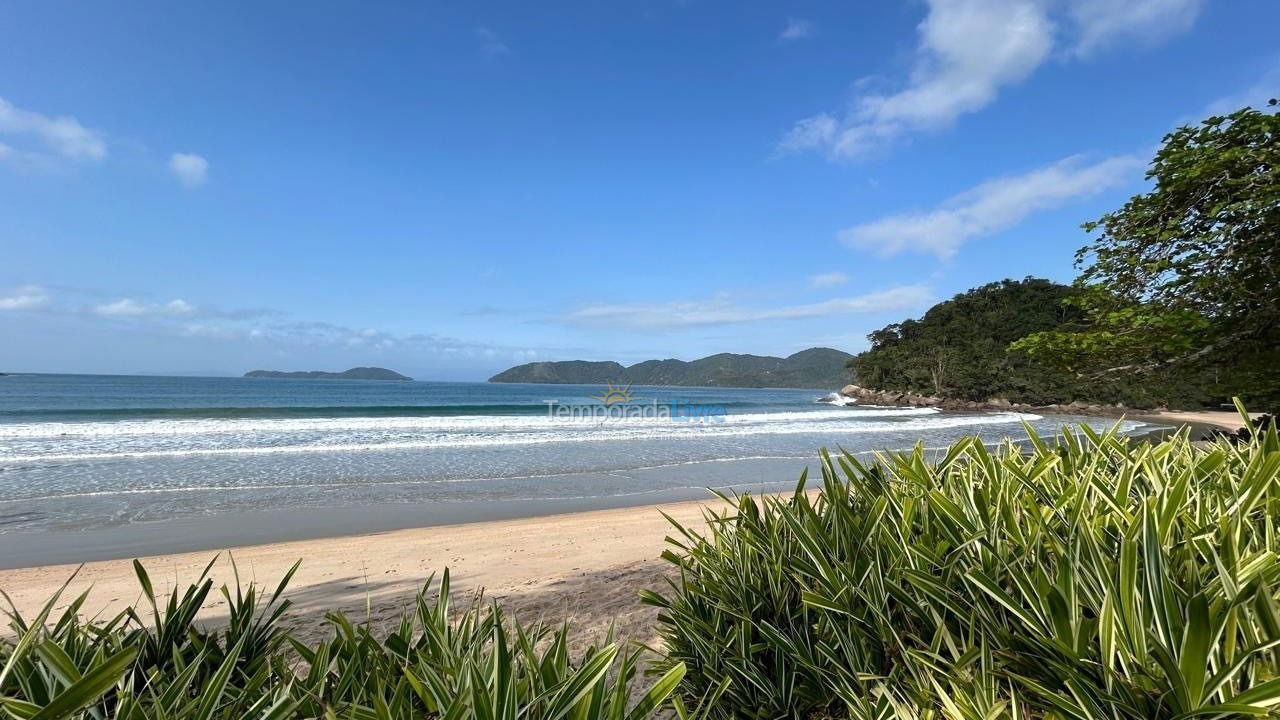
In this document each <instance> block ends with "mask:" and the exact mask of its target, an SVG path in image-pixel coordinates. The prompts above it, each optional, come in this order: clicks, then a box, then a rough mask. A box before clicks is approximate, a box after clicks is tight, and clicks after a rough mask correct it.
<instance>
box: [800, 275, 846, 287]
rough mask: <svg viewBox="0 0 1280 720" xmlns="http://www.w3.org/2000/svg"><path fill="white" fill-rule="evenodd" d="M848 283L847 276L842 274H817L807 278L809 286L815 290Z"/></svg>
mask: <svg viewBox="0 0 1280 720" xmlns="http://www.w3.org/2000/svg"><path fill="white" fill-rule="evenodd" d="M847 282H849V276H848V275H845V274H844V273H842V272H828V273H818V274H817V275H812V276H810V277H809V284H810V285H812V286H813V287H817V288H825V287H835V286H836V285H844V284H845V283H847Z"/></svg>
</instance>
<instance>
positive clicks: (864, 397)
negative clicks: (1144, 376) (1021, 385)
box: [840, 385, 1127, 415]
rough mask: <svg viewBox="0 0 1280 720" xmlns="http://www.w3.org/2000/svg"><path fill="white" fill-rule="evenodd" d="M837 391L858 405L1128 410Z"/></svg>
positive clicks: (865, 390)
mask: <svg viewBox="0 0 1280 720" xmlns="http://www.w3.org/2000/svg"><path fill="white" fill-rule="evenodd" d="M840 394H841V395H843V396H845V397H848V398H853V399H854V400H856V401H857V402H858V404H859V405H887V406H890V407H932V408H938V409H939V410H1012V411H1028V412H1051V413H1063V414H1068V415H1123V414H1124V413H1125V412H1126V410H1127V408H1125V407H1124V406H1122V405H1095V404H1090V403H1084V402H1079V401H1076V402H1071V403H1068V404H1065V405H1027V404H1025V403H1014V402H1009V401H1008V400H1007V399H1005V398H990V399H988V400H984V401H981V402H979V401H976V400H958V399H955V398H941V397H935V396H933V395H920V394H918V393H911V392H894V391H892V390H872V389H870V388H864V387H860V386H858V385H845V386H844V387H842V388H840Z"/></svg>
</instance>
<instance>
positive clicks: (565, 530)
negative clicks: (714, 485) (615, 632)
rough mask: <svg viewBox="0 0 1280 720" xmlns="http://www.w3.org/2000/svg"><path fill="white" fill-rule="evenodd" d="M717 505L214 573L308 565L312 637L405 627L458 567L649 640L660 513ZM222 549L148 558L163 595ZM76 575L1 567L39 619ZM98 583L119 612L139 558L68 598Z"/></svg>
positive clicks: (692, 514)
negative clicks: (325, 620)
mask: <svg viewBox="0 0 1280 720" xmlns="http://www.w3.org/2000/svg"><path fill="white" fill-rule="evenodd" d="M706 507H723V505H722V503H720V502H719V501H712V502H709V503H708V502H683V503H673V504H669V505H663V506H653V505H649V506H643V507H633V508H625V509H615V510H601V511H594V512H581V513H573V514H567V515H553V516H544V517H537V518H527V519H519V520H505V521H496V522H478V523H470V524H465V525H453V526H438V527H429V528H419V529H412V530H400V531H395V532H386V533H376V534H369V535H359V536H351V537H337V538H328V539H324V540H306V541H297V542H285V543H274V544H267V545H257V546H249V547H241V548H235V549H232V550H230V551H223V552H222V555H221V557H219V559H218V562H217V563H216V565H215V567H214V570H213V572H212V577H213V578H214V582H215V585H219V584H222V583H232V582H233V575H232V567H231V562H230V557H231V556H234V558H235V562H236V563H237V565H238V566H239V570H240V575H241V578H242V579H244V580H255V581H257V582H258V583H260V584H262V585H267V586H270V587H272V588H273V587H274V586H275V584H276V583H277V582H278V581H279V579H280V578H281V577H282V576H283V574H284V573H285V572H287V571H288V569H289V567H290V566H291V565H293V563H294V562H296V561H297V560H299V559H302V565H301V567H300V568H299V570H298V572H297V574H296V575H295V576H294V579H293V582H292V583H291V584H290V589H289V591H288V594H287V596H288V597H289V598H290V599H291V600H292V601H293V602H294V607H293V608H292V609H291V611H290V613H289V615H288V620H287V623H288V624H289V625H290V626H291V627H293V628H294V629H295V630H296V631H297V633H298V635H299V636H301V637H309V636H314V635H315V634H318V633H323V632H325V628H324V626H323V625H321V624H320V623H319V622H317V620H318V619H319V618H320V617H322V616H323V614H324V613H325V612H327V611H330V610H335V609H341V610H345V611H347V612H348V614H349V615H350V616H351V617H352V618H353V619H357V618H358V619H366V618H367V619H368V620H369V621H371V622H372V623H374V624H375V625H377V624H379V623H382V622H384V621H394V620H396V619H398V617H399V614H400V611H401V609H402V607H403V606H404V604H405V603H407V602H409V601H411V600H412V599H413V596H414V595H415V593H417V592H418V590H419V589H420V588H421V587H422V585H423V583H425V582H427V581H428V579H429V578H430V577H431V575H432V574H433V573H435V574H436V576H437V579H438V577H439V573H440V572H441V571H442V570H443V569H444V568H446V567H448V568H449V569H450V573H451V577H452V582H453V585H454V589H455V591H456V592H457V594H458V595H460V596H467V595H474V594H475V593H477V592H479V591H480V590H481V589H483V590H484V594H485V595H486V596H487V597H490V598H493V599H496V600H499V601H500V602H501V603H502V604H503V605H504V606H506V607H507V608H508V609H510V610H512V611H514V612H515V613H516V614H517V615H518V616H519V617H520V618H522V619H524V620H529V621H532V620H536V619H539V618H545V619H547V620H549V621H552V622H556V623H558V622H560V621H561V620H563V619H565V618H573V619H574V620H575V625H574V629H575V633H576V634H577V636H578V637H579V639H586V638H587V637H590V636H591V635H595V634H597V633H603V632H604V631H606V630H607V628H608V627H609V625H610V623H615V624H616V625H617V626H618V629H619V631H620V632H622V633H623V634H625V635H626V636H627V637H630V638H632V639H635V640H640V641H642V642H646V641H648V640H651V639H652V638H651V637H650V636H649V635H650V633H651V628H652V620H653V614H654V611H653V609H652V608H648V607H645V606H642V605H640V603H639V602H638V600H637V594H638V592H639V591H640V589H641V588H656V587H659V586H660V585H661V584H662V582H663V581H662V578H663V574H664V572H665V571H666V567H667V566H666V564H665V563H662V562H661V561H659V560H658V556H659V554H660V553H661V552H662V550H663V549H664V547H665V540H664V539H665V537H666V536H667V534H668V533H669V531H670V530H671V529H672V528H671V525H670V523H669V522H668V521H667V520H666V519H665V518H664V517H663V516H662V514H661V513H660V512H659V509H661V510H662V511H663V512H666V513H667V514H669V515H671V516H672V517H673V518H675V519H676V520H678V521H679V522H681V523H682V524H686V525H691V526H696V527H701V526H702V525H703V523H702V513H703V510H704V508H706ZM214 554H215V551H208V552H192V553H182V554H174V555H161V556H154V557H147V558H142V559H141V561H142V563H143V564H144V565H145V566H146V568H147V570H148V572H149V573H150V575H151V578H152V582H153V583H154V584H155V588H156V591H157V593H167V592H168V591H169V590H170V589H171V588H173V587H174V586H175V585H178V586H185V585H187V584H188V583H190V582H192V581H193V580H194V579H195V578H196V577H197V576H198V575H199V573H200V571H201V570H202V569H203V568H204V566H205V565H206V564H207V563H208V562H209V560H210V559H211V558H212V557H213V556H214ZM75 571H76V566H75V565H49V566H44V567H33V568H23V569H17V570H6V571H0V589H3V590H4V591H5V592H6V593H8V594H9V596H10V597H11V598H12V600H13V602H14V604H15V606H16V607H17V608H18V610H19V611H20V612H22V613H23V614H26V615H31V614H34V613H35V612H38V610H39V608H40V606H41V605H42V604H43V603H44V602H45V601H46V600H47V599H48V598H49V597H51V596H52V594H53V593H54V592H56V591H57V589H58V587H59V586H61V585H62V583H63V582H65V581H66V579H67V578H68V577H70V576H71V575H72V573H74V572H75ZM90 588H91V589H92V592H91V594H90V597H89V600H88V602H87V603H86V604H85V611H86V612H87V613H88V614H96V613H100V614H102V615H104V616H109V615H111V614H114V613H115V612H118V611H119V610H121V609H122V608H124V607H125V606H127V605H129V604H131V603H136V602H139V601H140V600H141V597H140V595H139V589H138V583H137V580H136V579H135V576H134V571H133V567H132V563H131V561H129V560H112V561H104V562H93V563H87V564H85V565H84V566H83V567H82V568H81V569H80V572H79V574H78V575H76V578H75V580H74V581H73V582H72V583H71V585H70V586H69V588H68V591H67V593H66V594H64V596H63V597H64V599H66V600H67V601H69V600H71V599H72V598H74V597H75V596H76V595H78V594H79V593H81V592H83V591H84V590H86V589H90ZM210 597H211V601H210V602H209V603H208V604H207V605H206V607H205V609H204V611H203V613H202V617H204V618H206V619H207V620H209V621H214V622H216V621H217V620H218V619H219V617H220V616H221V613H222V612H223V604H224V603H223V602H222V599H221V597H220V596H218V595H217V593H216V592H215V593H213V594H211V595H210Z"/></svg>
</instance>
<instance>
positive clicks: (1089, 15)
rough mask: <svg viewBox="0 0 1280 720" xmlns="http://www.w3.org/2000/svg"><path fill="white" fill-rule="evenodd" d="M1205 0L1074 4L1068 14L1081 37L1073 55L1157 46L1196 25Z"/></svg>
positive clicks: (1073, 1) (1106, 0)
mask: <svg viewBox="0 0 1280 720" xmlns="http://www.w3.org/2000/svg"><path fill="white" fill-rule="evenodd" d="M1202 5H1203V3H1202V0H1124V1H1123V2H1117V0H1071V2H1070V3H1069V5H1068V9H1067V14H1068V15H1069V16H1070V17H1071V20H1072V22H1074V23H1075V25H1076V28H1077V31H1078V33H1079V37H1078V38H1077V40H1076V45H1075V48H1073V52H1075V54H1076V55H1081V56H1083V55H1088V54H1090V53H1092V52H1093V51H1095V50H1098V49H1100V48H1103V47H1105V46H1107V45H1111V44H1114V43H1115V42H1116V41H1119V40H1125V39H1131V40H1137V41H1139V42H1143V43H1147V44H1154V43H1157V42H1160V41H1161V40H1165V39H1167V38H1169V37H1171V36H1173V35H1176V34H1178V33H1181V32H1186V31H1187V30H1189V29H1191V26H1192V25H1194V24H1195V21H1196V18H1197V17H1198V16H1199V15H1200V9H1201V6H1202Z"/></svg>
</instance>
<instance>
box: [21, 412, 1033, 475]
mask: <svg viewBox="0 0 1280 720" xmlns="http://www.w3.org/2000/svg"><path fill="white" fill-rule="evenodd" d="M1040 419H1042V417H1041V416H1040V415H1032V414H1025V413H992V414H988V415H961V416H949V417H940V418H929V419H917V420H905V421H902V422H895V423H883V422H880V423H865V422H859V421H846V422H841V423H823V422H817V423H790V424H758V425H732V424H727V423H726V424H721V423H684V422H679V423H677V422H669V421H668V422H664V424H663V425H660V426H651V427H647V428H643V429H641V428H624V429H622V430H620V431H614V430H610V429H607V428H609V427H610V425H611V424H610V423H600V424H598V425H593V426H592V427H591V429H585V430H577V431H574V432H568V433H542V434H537V435H533V434H526V435H514V434H503V435H496V436H488V437H456V436H445V437H443V438H437V439H429V440H410V441H399V442H364V443H335V444H323V443H310V444H306V445H273V446H265V447H225V448H184V449H174V450H141V451H139V450H116V451H110V452H82V453H51V454H26V455H5V454H3V453H0V462H4V463H24V462H25V463H35V462H51V461H76V460H114V459H140V458H167V457H175V458H176V457H196V456H217V455H278V454H303V453H333V452H379V451H391V450H427V449H439V448H473V447H498V446H515V445H521V446H524V445H546V444H552V443H566V442H573V443H581V442H603V441H620V440H652V439H668V438H670V439H678V438H686V437H703V436H714V437H742V436H750V435H802V434H810V433H813V434H817V433H829V434H831V435H832V436H833V437H837V438H838V437H839V435H840V434H865V433H897V432H918V431H922V430H938V429H946V428H955V427H969V426H979V425H1000V424H1009V423H1021V422H1024V421H1025V422H1030V421H1034V420H1040ZM659 430H660V431H659Z"/></svg>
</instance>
